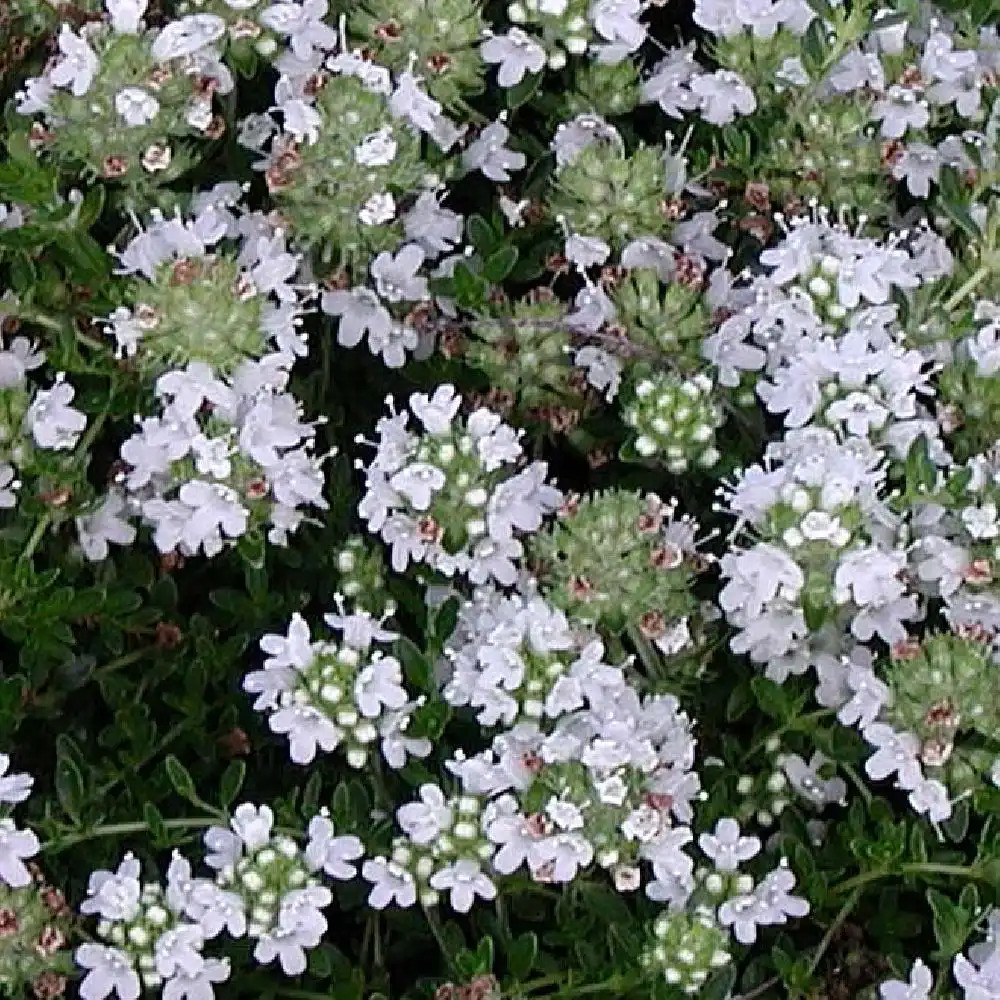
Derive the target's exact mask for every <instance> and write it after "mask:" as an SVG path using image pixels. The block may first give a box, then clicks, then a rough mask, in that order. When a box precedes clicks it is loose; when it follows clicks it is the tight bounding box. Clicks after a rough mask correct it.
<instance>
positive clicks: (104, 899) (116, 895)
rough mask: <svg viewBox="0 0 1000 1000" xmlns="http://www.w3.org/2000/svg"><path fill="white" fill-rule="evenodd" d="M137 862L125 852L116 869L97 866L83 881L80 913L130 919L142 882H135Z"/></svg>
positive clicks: (137, 909) (137, 870) (137, 872)
mask: <svg viewBox="0 0 1000 1000" xmlns="http://www.w3.org/2000/svg"><path fill="white" fill-rule="evenodd" d="M139 874H140V867H139V862H138V861H137V860H136V859H135V857H133V855H131V854H126V855H125V857H124V858H123V859H122V862H121V864H119V866H118V870H117V871H114V872H110V871H106V870H104V869H100V870H99V871H96V872H93V873H92V874H91V876H90V879H89V881H88V882H87V898H86V899H85V900H84V901H83V902H82V903H81V904H80V912H81V913H85V914H90V913H97V914H100V916H102V917H104V919H105V920H126V921H127V920H131V919H132V918H133V917H135V916H136V915H137V914H138V913H139V909H140V897H141V895H142V885H141V884H140V882H139Z"/></svg>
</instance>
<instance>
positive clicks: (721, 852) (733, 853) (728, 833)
mask: <svg viewBox="0 0 1000 1000" xmlns="http://www.w3.org/2000/svg"><path fill="white" fill-rule="evenodd" d="M698 846H699V847H700V848H701V849H702V850H703V851H704V852H705V853H706V854H707V855H708V856H709V857H710V858H711V859H712V861H713V862H715V867H716V868H718V869H719V871H724V872H734V871H736V869H737V868H739V866H740V864H741V863H742V862H744V861H749V860H750V859H751V858H753V857H756V856H757V854H758V853H759V852H760V840H759V838H757V837H742V836H740V825H739V823H737V822H736V820H735V819H729V818H728V817H727V818H724V819H720V820H719V821H718V823H716V824H715V833H714V834H712V833H703V834H702V835H701V836H700V837H699V838H698Z"/></svg>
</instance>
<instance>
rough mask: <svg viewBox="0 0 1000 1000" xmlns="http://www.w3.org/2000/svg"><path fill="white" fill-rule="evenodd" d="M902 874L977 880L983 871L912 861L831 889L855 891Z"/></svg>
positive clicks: (849, 880)
mask: <svg viewBox="0 0 1000 1000" xmlns="http://www.w3.org/2000/svg"><path fill="white" fill-rule="evenodd" d="M901 875H952V876H954V877H956V878H967V879H970V880H976V879H981V878H983V877H984V876H983V872H982V871H981V870H980V869H979V868H977V867H976V866H975V865H948V864H942V863H940V862H937V861H912V862H908V863H907V864H903V865H900V866H899V867H898V868H893V869H889V870H882V869H879V870H877V871H870V872H862V873H861V874H860V875H855V876H854V877H853V878H849V879H848V880H847V881H846V882H841V883H840V885H835V886H834V887H833V888H832V889H831V890H830V891H831V892H832V893H833V894H834V895H836V896H839V895H840V894H841V893H844V892H853V891H854V890H855V889H858V888H863V887H864V886H866V885H868V884H869V883H871V882H878V881H880V880H881V879H884V878H893V877H895V876H901Z"/></svg>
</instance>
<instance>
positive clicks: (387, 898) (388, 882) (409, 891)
mask: <svg viewBox="0 0 1000 1000" xmlns="http://www.w3.org/2000/svg"><path fill="white" fill-rule="evenodd" d="M361 874H362V876H363V877H364V878H365V879H367V881H369V882H371V883H372V891H371V892H370V893H369V895H368V905H369V906H371V907H374V908H375V909H376V910H384V909H385V908H386V907H387V906H388V905H389V904H390V903H392V902H395V903H396V904H397V905H398V906H402V907H404V908H405V907H408V906H413V904H414V903H415V902H416V901H417V884H416V881H415V880H414V878H413V876H412V875H411V874H410V873H409V872H408V871H407V870H406V869H405V868H402V867H401V866H400V865H397V864H396V863H395V862H394V861H387V860H386V859H385V858H374V859H372V860H370V861H366V862H365V863H364V865H363V866H362V868H361Z"/></svg>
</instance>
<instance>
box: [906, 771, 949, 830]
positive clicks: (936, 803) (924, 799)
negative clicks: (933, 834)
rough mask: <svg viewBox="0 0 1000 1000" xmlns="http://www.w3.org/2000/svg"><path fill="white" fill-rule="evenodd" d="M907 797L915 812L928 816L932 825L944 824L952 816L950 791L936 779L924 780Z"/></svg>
mask: <svg viewBox="0 0 1000 1000" xmlns="http://www.w3.org/2000/svg"><path fill="white" fill-rule="evenodd" d="M907 797H908V799H909V801H910V805H911V806H913V808H914V810H915V811H916V812H918V813H920V814H921V815H923V814H926V815H927V817H928V819H930V821H931V822H932V823H943V822H944V821H945V820H946V819H947V818H948V817H949V816H950V815H951V799H950V798H949V797H948V789H947V788H946V787H945V786H944V785H943V784H942V783H941V782H940V781H938V780H937V779H936V778H924V779H923V780H922V781H920V782H918V784H917V786H916V788H913V789H911V791H910V794H909V796H907Z"/></svg>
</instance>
